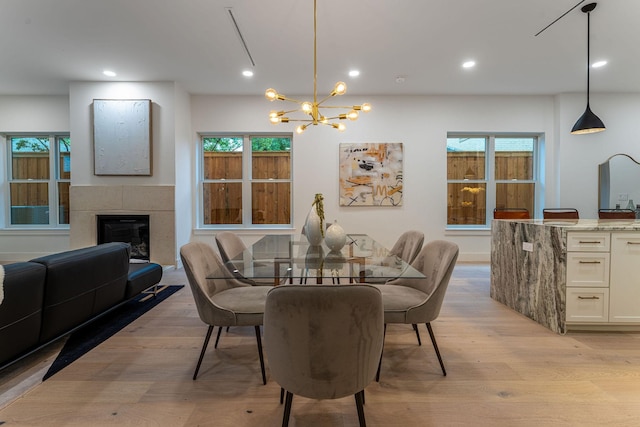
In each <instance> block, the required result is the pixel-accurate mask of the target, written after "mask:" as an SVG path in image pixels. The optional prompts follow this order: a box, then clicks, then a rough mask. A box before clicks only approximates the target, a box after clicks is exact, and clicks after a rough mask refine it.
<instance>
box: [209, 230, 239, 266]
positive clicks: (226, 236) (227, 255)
mask: <svg viewBox="0 0 640 427" xmlns="http://www.w3.org/2000/svg"><path fill="white" fill-rule="evenodd" d="M216 244H217V245H218V250H219V251H220V256H221V257H222V261H224V262H229V260H232V259H234V258H235V257H237V256H238V255H240V254H241V253H242V252H244V250H245V249H247V247H246V246H245V244H244V243H243V242H242V239H240V237H239V236H238V235H237V234H236V233H234V232H232V231H222V232H220V233H216Z"/></svg>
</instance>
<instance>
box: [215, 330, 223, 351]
mask: <svg viewBox="0 0 640 427" xmlns="http://www.w3.org/2000/svg"><path fill="white" fill-rule="evenodd" d="M221 332H222V326H218V335H216V343H215V344H214V346H213V348H218V341H220V333H221Z"/></svg>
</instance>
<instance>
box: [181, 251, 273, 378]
mask: <svg viewBox="0 0 640 427" xmlns="http://www.w3.org/2000/svg"><path fill="white" fill-rule="evenodd" d="M180 258H181V259H182V264H183V266H184V270H185V272H186V274H187V279H188V281H189V285H190V286H191V292H192V293H193V298H194V300H195V303H196V307H197V309H198V315H199V316H200V319H201V320H202V321H203V322H204V323H206V324H207V325H209V329H208V330H207V335H206V337H205V339H204V344H203V345H202V351H201V352H200V358H199V359H198V364H197V365H196V370H195V372H194V374H193V379H194V380H195V379H196V377H197V376H198V370H199V369H200V364H201V363H202V359H203V357H204V354H205V351H206V349H207V345H208V344H209V339H210V338H211V332H212V331H213V327H214V326H220V327H222V326H253V327H254V328H255V332H256V340H257V342H258V355H259V357H260V368H261V371H262V382H263V383H264V384H266V383H267V379H266V376H265V370H264V358H263V355H262V341H261V339H260V325H262V320H263V315H264V306H265V301H266V298H267V292H268V291H269V288H267V287H263V286H251V285H248V284H246V283H242V282H240V281H239V280H236V279H235V278H234V277H232V276H231V273H229V272H228V270H227V269H226V268H225V266H224V264H223V263H222V260H221V259H220V257H219V256H218V254H217V253H216V251H215V250H214V249H213V248H212V247H211V246H210V245H208V244H206V243H203V242H191V243H187V244H186V245H184V246H182V247H181V248H180ZM220 272H222V275H226V276H227V278H226V279H219V278H215V279H214V278H210V277H220V276H221V274H220ZM218 336H219V332H218Z"/></svg>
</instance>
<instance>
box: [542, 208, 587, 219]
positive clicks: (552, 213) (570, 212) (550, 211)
mask: <svg viewBox="0 0 640 427" xmlns="http://www.w3.org/2000/svg"><path fill="white" fill-rule="evenodd" d="M542 218H543V219H580V214H579V213H578V210H577V209H575V208H545V209H542Z"/></svg>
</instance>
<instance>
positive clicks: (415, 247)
mask: <svg viewBox="0 0 640 427" xmlns="http://www.w3.org/2000/svg"><path fill="white" fill-rule="evenodd" d="M423 243H424V233H423V232H422V231H418V230H408V231H405V232H404V233H402V234H401V235H400V237H398V240H396V242H395V243H394V245H393V247H392V248H391V249H390V250H389V255H393V256H396V257H398V258H400V259H401V260H403V261H404V262H406V263H407V264H411V262H413V260H414V258H415V257H416V256H417V255H418V253H419V252H420V249H422V244H423ZM388 280H392V279H377V278H373V277H372V278H371V279H368V280H367V282H368V283H384V282H387V281H388Z"/></svg>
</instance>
